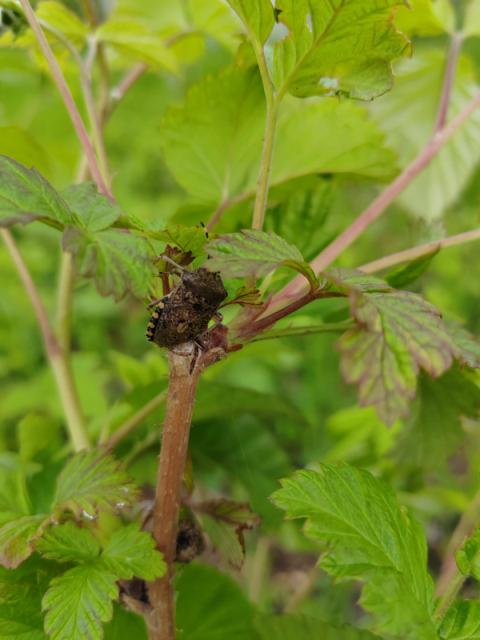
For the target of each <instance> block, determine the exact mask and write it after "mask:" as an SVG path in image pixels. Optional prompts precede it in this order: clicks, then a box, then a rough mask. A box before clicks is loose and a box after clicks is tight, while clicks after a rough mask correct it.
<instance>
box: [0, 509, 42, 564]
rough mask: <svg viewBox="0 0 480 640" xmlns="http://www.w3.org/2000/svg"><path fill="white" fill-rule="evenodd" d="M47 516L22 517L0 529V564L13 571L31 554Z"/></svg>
mask: <svg viewBox="0 0 480 640" xmlns="http://www.w3.org/2000/svg"><path fill="white" fill-rule="evenodd" d="M46 518H47V516H45V515H42V514H40V515H34V516H24V517H23V518H18V519H16V520H12V521H11V522H8V523H7V524H4V525H3V527H0V564H1V565H2V566H3V567H7V569H15V568H16V567H18V566H19V565H20V564H21V563H22V562H23V561H24V560H26V559H27V558H28V557H29V556H30V555H31V554H32V553H33V550H34V547H35V541H36V540H37V538H39V537H40V536H41V534H42V531H43V526H44V523H45V521H46Z"/></svg>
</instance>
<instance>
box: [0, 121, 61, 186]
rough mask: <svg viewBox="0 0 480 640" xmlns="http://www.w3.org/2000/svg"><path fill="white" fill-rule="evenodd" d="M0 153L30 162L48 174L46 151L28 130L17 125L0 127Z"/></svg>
mask: <svg viewBox="0 0 480 640" xmlns="http://www.w3.org/2000/svg"><path fill="white" fill-rule="evenodd" d="M0 154H3V155H5V156H10V157H11V158H15V160H17V162H21V163H22V164H27V163H29V164H31V165H33V166H34V167H36V168H37V170H38V171H39V172H41V173H43V174H45V175H48V174H49V171H50V165H51V159H50V156H49V154H48V151H47V150H46V149H45V148H44V147H43V146H42V145H41V144H39V142H38V141H37V140H36V138H34V137H33V136H32V135H31V134H30V133H29V132H28V131H25V130H24V129H21V128H20V127H19V126H15V125H13V126H9V127H0Z"/></svg>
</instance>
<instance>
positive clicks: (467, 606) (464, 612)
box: [439, 601, 480, 640]
mask: <svg viewBox="0 0 480 640" xmlns="http://www.w3.org/2000/svg"><path fill="white" fill-rule="evenodd" d="M439 637H440V638H441V640H479V639H480V603H479V602H471V601H466V602H456V603H455V604H454V605H453V606H452V607H450V609H449V610H448V611H447V613H446V615H445V618H444V619H443V622H442V623H441V625H440V629H439Z"/></svg>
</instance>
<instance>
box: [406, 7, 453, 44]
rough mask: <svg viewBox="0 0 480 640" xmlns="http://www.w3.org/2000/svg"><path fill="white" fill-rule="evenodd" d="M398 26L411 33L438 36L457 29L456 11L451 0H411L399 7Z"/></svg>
mask: <svg viewBox="0 0 480 640" xmlns="http://www.w3.org/2000/svg"><path fill="white" fill-rule="evenodd" d="M395 24H396V25H397V27H398V28H399V29H400V30H401V31H404V32H405V33H408V34H409V35H418V36H438V35H442V34H444V33H453V32H454V31H455V11H454V9H453V6H452V4H451V2H450V0H433V1H432V0H409V3H408V5H405V6H403V7H402V6H400V7H398V10H397V14H396V17H395Z"/></svg>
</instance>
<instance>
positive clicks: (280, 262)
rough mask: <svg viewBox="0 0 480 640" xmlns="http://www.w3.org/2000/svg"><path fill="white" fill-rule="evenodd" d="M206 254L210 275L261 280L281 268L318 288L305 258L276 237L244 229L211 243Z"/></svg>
mask: <svg viewBox="0 0 480 640" xmlns="http://www.w3.org/2000/svg"><path fill="white" fill-rule="evenodd" d="M206 251H207V253H208V255H209V256H210V260H208V262H207V263H206V266H207V267H208V269H209V270H210V271H221V273H222V275H223V276H224V277H225V278H244V277H247V276H255V277H256V278H262V277H264V276H266V275H267V274H269V273H270V272H271V271H274V270H275V269H278V267H281V266H286V267H291V268H292V269H295V271H299V272H300V273H302V274H304V275H305V276H306V277H308V280H309V282H310V283H311V284H312V285H313V286H315V282H316V278H315V274H314V273H313V271H312V270H311V268H310V267H309V265H308V263H307V262H305V260H304V258H303V256H302V254H301V253H300V251H299V250H298V249H297V247H294V246H293V245H291V244H288V242H286V241H285V240H284V239H283V238H281V237H280V236H277V234H276V233H273V232H270V233H267V232H266V231H259V230H257V229H245V230H243V231H240V232H239V233H227V234H225V235H223V236H219V237H218V238H216V239H215V240H212V241H211V242H209V243H208V244H207V246H206Z"/></svg>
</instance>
